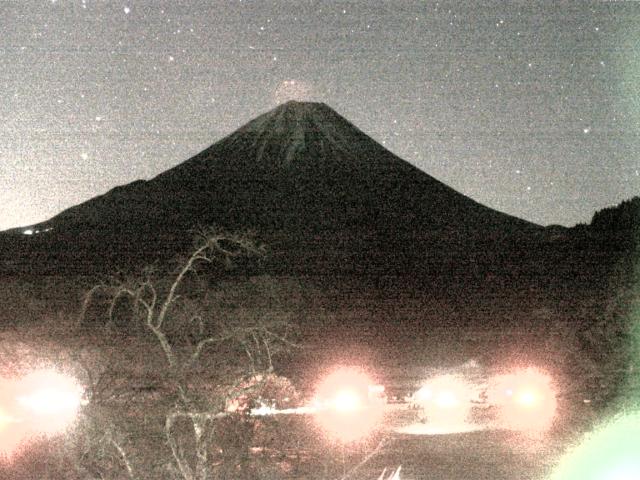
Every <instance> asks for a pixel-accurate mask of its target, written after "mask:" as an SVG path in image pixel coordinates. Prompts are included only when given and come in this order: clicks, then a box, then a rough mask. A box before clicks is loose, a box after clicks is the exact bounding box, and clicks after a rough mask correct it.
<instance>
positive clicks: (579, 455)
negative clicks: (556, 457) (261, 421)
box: [550, 412, 640, 480]
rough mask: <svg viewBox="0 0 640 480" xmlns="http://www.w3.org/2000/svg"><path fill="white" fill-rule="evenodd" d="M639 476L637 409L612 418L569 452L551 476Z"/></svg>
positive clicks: (632, 479)
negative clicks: (628, 413)
mask: <svg viewBox="0 0 640 480" xmlns="http://www.w3.org/2000/svg"><path fill="white" fill-rule="evenodd" d="M638 478H640V412H634V413H633V414H630V415H624V416H620V417H618V418H615V419H614V420H613V421H611V422H610V423H608V424H606V425H604V426H603V427H602V428H599V429H597V430H596V431H595V432H592V433H590V434H588V435H587V436H585V438H584V439H583V441H582V442H581V443H580V444H579V445H578V446H577V447H575V448H574V449H573V450H571V451H570V452H568V453H567V454H566V455H565V456H564V457H563V458H562V460H561V461H560V463H559V465H558V466H557V467H556V469H555V470H554V472H553V474H552V475H551V477H550V480H637V479H638Z"/></svg>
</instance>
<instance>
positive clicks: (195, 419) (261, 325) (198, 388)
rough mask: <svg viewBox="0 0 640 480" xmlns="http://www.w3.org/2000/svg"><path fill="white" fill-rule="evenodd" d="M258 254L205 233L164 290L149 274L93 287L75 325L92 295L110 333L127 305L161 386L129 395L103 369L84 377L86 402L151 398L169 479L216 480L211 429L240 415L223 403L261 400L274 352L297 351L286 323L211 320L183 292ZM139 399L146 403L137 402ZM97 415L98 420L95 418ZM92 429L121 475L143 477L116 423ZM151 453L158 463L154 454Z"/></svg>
mask: <svg viewBox="0 0 640 480" xmlns="http://www.w3.org/2000/svg"><path fill="white" fill-rule="evenodd" d="M262 254H263V249H262V248H260V247H258V246H257V245H256V243H255V242H253V241H251V240H248V239H247V237H246V236H242V235H233V234H226V233H218V232H214V231H204V232H201V233H200V234H199V236H198V239H197V243H196V245H195V247H194V249H193V251H192V253H191V254H190V255H189V256H188V257H187V258H186V259H185V260H184V261H182V262H181V263H180V265H179V267H178V268H177V270H176V272H174V275H173V276H172V278H171V280H170V281H169V282H166V281H165V282H163V280H165V279H164V278H163V277H162V275H160V276H158V272H156V271H153V270H151V269H147V270H146V271H145V272H144V274H143V275H141V276H140V277H137V278H130V279H126V280H122V279H120V280H118V281H115V282H111V283H103V284H100V285H97V286H95V287H93V288H92V289H90V290H89V292H88V293H87V295H86V297H85V300H84V303H83V307H82V314H81V317H84V316H85V315H86V313H87V311H88V309H89V308H90V306H91V304H92V301H93V300H94V298H95V297H96V295H97V294H99V293H101V294H102V295H103V296H105V295H106V298H108V304H107V308H106V314H107V317H108V319H109V322H108V323H109V324H110V325H112V323H113V319H114V316H115V315H116V312H117V310H118V308H120V307H121V306H122V303H123V302H124V303H126V305H127V307H128V312H129V313H130V315H131V317H132V319H133V320H135V321H136V322H138V324H140V325H142V326H143V327H144V329H143V330H144V332H146V337H145V336H144V335H143V336H142V337H140V338H137V339H136V341H139V342H140V348H143V347H142V345H143V344H144V341H145V340H144V339H145V338H146V341H147V342H148V344H149V345H150V347H151V348H153V345H155V348H156V350H155V351H156V352H158V353H159V357H161V358H162V361H163V363H164V368H163V369H162V372H163V373H162V375H161V376H160V377H161V378H160V379H158V377H157V376H156V379H158V381H157V382H156V384H155V385H154V382H153V381H151V378H149V377H147V379H146V380H147V382H142V383H146V385H144V384H143V385H138V388H135V385H132V384H131V380H130V379H126V380H124V379H122V378H121V377H119V375H118V374H117V373H116V374H114V373H113V370H114V369H113V368H110V369H109V368H104V367H105V366H104V365H102V369H101V371H99V373H98V374H95V375H92V374H91V373H89V374H88V377H89V378H90V382H89V383H90V384H91V385H90V387H89V388H90V390H91V392H92V393H91V395H92V397H93V398H92V399H91V402H90V403H91V404H93V406H94V411H96V412H97V411H99V410H100V405H103V404H104V405H106V404H109V403H111V404H113V403H114V402H115V403H118V402H119V401H120V402H121V403H123V408H124V409H126V408H128V407H129V406H131V405H132V404H133V403H135V402H138V401H141V402H142V403H141V405H143V404H144V405H146V407H145V408H149V407H148V405H149V399H150V398H156V399H157V402H155V404H154V406H153V407H151V408H153V409H154V410H156V411H158V410H159V411H161V417H162V418H164V421H163V424H164V425H163V434H164V437H165V444H166V445H167V446H168V450H169V455H170V456H169V459H170V460H169V461H168V462H167V461H165V462H164V468H165V469H166V474H169V473H171V474H172V475H173V476H175V477H176V478H180V479H182V480H207V479H210V478H213V472H212V471H211V463H212V462H211V458H210V456H211V452H212V451H213V450H214V449H213V442H214V438H215V430H216V426H217V425H218V424H219V422H220V421H221V420H222V419H226V418H229V417H232V416H237V415H239V413H237V412H232V411H230V409H229V408H228V407H229V403H230V402H231V401H234V400H235V401H236V403H237V400H238V398H239V397H243V398H245V397H246V398H248V397H251V395H253V394H255V393H256V392H258V391H259V390H260V389H261V388H262V387H263V386H264V384H265V382H266V381H267V380H268V379H269V378H273V373H272V372H273V370H274V365H273V356H274V354H275V353H276V352H279V351H280V350H281V349H282V347H290V346H293V345H295V344H294V343H293V342H292V341H291V338H290V332H291V330H292V326H291V322H290V321H289V319H288V318H284V319H283V318H278V317H275V318H272V317H270V316H269V315H255V316H253V317H251V318H245V319H243V320H242V321H239V320H238V319H223V318H214V317H213V316H212V315H211V311H210V310H208V309H207V308H206V302H202V301H201V299H199V298H197V295H195V294H194V293H193V291H191V289H190V288H189V287H188V284H189V282H194V281H196V279H197V278H198V274H199V272H201V271H203V270H205V269H206V265H208V264H219V265H223V266H229V265H230V264H231V263H232V262H233V261H234V260H235V259H237V258H238V257H241V256H260V255H262ZM121 341H125V340H121ZM124 348H125V349H126V348H127V347H124ZM103 351H104V349H103ZM149 351H153V350H149ZM234 352H242V354H243V355H245V356H246V359H247V362H238V361H237V355H236V356H235V357H234V356H233V355H232V354H233V353H234ZM107 362H108V361H107ZM94 363H95V362H94ZM95 367H96V366H95V365H91V366H87V371H88V372H92V371H95V369H96V368H95ZM248 378H249V380H248ZM143 380H144V379H143ZM105 392H108V394H105ZM136 392H138V393H140V395H142V396H143V397H144V396H145V395H146V397H147V398H146V399H142V400H139V399H138V398H136V396H135V394H136ZM124 403H126V405H124ZM93 417H94V418H93V420H96V419H97V418H98V417H100V415H98V414H95V415H94V416H93ZM145 418H146V417H145ZM98 423H100V424H101V425H102V427H101V428H102V430H103V435H102V436H101V437H100V443H101V445H107V446H110V447H111V449H112V454H114V455H115V457H116V460H118V459H119V463H120V465H121V467H122V470H123V471H124V473H125V474H126V477H127V478H130V479H136V478H142V477H143V476H144V475H143V474H142V472H139V471H137V470H138V468H137V466H136V465H137V464H139V462H136V460H135V459H134V458H133V457H132V454H131V453H130V451H129V450H127V446H128V445H132V444H134V443H135V442H134V441H133V440H132V439H131V438H127V435H124V434H121V433H118V431H117V428H116V422H114V421H108V420H100V421H99V422H98ZM188 431H190V434H187V432H188ZM134 447H135V448H134V449H135V450H136V451H138V452H139V450H140V449H139V448H137V446H136V445H134ZM151 455H157V456H161V454H160V453H158V452H155V453H151ZM112 460H113V459H112ZM158 460H159V461H160V459H158ZM161 463H162V462H161Z"/></svg>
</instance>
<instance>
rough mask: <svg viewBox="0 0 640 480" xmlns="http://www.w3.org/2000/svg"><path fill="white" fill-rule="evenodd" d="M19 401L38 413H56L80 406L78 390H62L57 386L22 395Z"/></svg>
mask: <svg viewBox="0 0 640 480" xmlns="http://www.w3.org/2000/svg"><path fill="white" fill-rule="evenodd" d="M17 400H18V403H19V404H20V405H22V406H23V407H25V408H27V409H28V410H31V412H32V413H34V414H36V415H56V414H59V413H64V412H66V411H68V410H76V409H77V408H78V407H79V406H80V398H79V397H78V394H77V392H69V391H66V392H65V391H61V390H58V389H55V388H43V389H40V390H36V391H35V392H33V393H31V394H29V395H26V396H20V397H18V398H17Z"/></svg>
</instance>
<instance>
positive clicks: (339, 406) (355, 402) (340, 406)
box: [333, 390, 364, 412]
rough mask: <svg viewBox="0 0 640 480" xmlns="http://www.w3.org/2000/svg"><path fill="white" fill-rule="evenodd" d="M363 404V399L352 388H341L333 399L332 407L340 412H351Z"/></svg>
mask: <svg viewBox="0 0 640 480" xmlns="http://www.w3.org/2000/svg"><path fill="white" fill-rule="evenodd" d="M363 406H364V405H363V399H362V398H361V397H360V395H358V394H357V393H356V392H355V391H353V390H341V391H340V392H338V393H337V394H336V397H335V399H334V400H333V407H334V408H335V409H336V410H338V411H340V412H353V411H356V410H358V409H360V408H362V407H363Z"/></svg>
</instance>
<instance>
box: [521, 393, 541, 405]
mask: <svg viewBox="0 0 640 480" xmlns="http://www.w3.org/2000/svg"><path fill="white" fill-rule="evenodd" d="M517 401H518V403H520V405H522V406H523V407H534V406H535V405H536V403H538V395H537V392H534V391H531V390H525V391H523V392H520V394H519V396H518V399H517Z"/></svg>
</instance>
